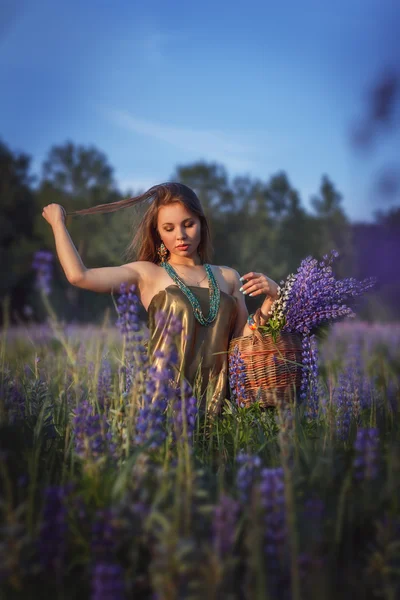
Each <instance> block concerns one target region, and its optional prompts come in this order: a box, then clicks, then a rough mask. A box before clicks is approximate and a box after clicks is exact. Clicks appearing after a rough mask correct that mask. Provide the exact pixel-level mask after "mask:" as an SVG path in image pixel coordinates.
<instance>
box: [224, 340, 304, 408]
mask: <svg viewBox="0 0 400 600" xmlns="http://www.w3.org/2000/svg"><path fill="white" fill-rule="evenodd" d="M236 346H238V348H239V352H240V356H241V358H242V360H243V362H244V363H245V366H246V377H245V390H246V398H245V399H244V404H245V405H246V407H248V406H250V405H251V404H253V402H257V401H259V402H260V406H262V407H263V408H266V407H268V406H275V405H276V404H277V402H282V401H283V402H285V403H286V402H290V401H293V399H294V397H295V395H296V394H297V392H298V391H299V389H300V384H301V376H302V368H301V362H302V338H301V335H299V334H297V333H280V334H279V335H278V336H277V340H276V342H274V340H273V338H272V337H271V335H269V334H265V333H261V332H257V335H255V334H253V335H247V336H243V337H237V338H233V339H232V340H231V342H230V344H229V356H231V354H232V353H233V352H234V350H235V347H236Z"/></svg>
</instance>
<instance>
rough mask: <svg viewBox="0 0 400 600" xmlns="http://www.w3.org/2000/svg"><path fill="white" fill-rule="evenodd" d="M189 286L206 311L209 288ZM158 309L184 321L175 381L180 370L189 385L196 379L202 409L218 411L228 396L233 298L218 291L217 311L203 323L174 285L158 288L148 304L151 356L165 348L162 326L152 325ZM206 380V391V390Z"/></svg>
mask: <svg viewBox="0 0 400 600" xmlns="http://www.w3.org/2000/svg"><path fill="white" fill-rule="evenodd" d="M188 287H189V288H190V289H191V291H192V292H193V294H194V295H195V296H196V298H197V299H198V301H199V303H200V306H201V310H202V311H203V314H204V315H208V312H209V307H210V301H209V290H208V288H202V287H198V286H188ZM158 310H162V311H165V312H166V313H167V315H168V316H169V315H173V316H175V317H177V318H179V319H180V320H181V322H182V324H183V330H182V334H181V335H180V340H179V346H180V347H179V348H178V351H179V352H180V363H179V372H178V373H177V374H176V381H178V380H179V376H180V373H183V375H184V376H185V378H186V379H187V380H188V381H189V383H190V384H191V385H192V386H193V385H194V384H195V382H196V385H198V386H199V388H198V389H200V391H201V405H200V406H201V408H202V409H203V410H205V409H206V407H207V412H208V413H212V414H215V413H218V412H219V411H220V408H221V406H222V403H223V401H224V398H226V397H228V396H227V394H228V389H229V388H228V352H227V351H228V346H229V342H230V339H231V337H232V334H233V331H234V328H235V324H236V318H237V313H238V309H237V304H236V299H235V298H234V297H233V296H230V295H229V294H227V293H225V292H222V291H221V301H220V307H219V311H218V315H217V317H216V319H215V321H214V322H213V323H212V324H211V325H209V326H207V327H205V326H204V325H201V324H200V323H199V322H198V321H197V320H196V318H195V316H194V313H193V308H192V305H191V304H190V302H189V300H188V298H186V296H185V294H184V293H183V292H182V291H181V290H180V288H179V287H178V286H177V285H174V284H172V285H169V286H168V287H167V288H166V289H165V290H162V291H160V292H158V294H156V295H155V296H154V298H153V299H152V300H151V302H150V305H149V307H148V326H149V331H150V339H149V344H148V349H149V353H150V356H152V354H153V353H154V352H155V351H156V350H163V349H164V343H165V338H166V336H165V332H164V330H163V328H157V327H156V326H155V314H156V312H157V311H158ZM216 352H223V354H214V353H216ZM198 369H199V374H201V377H202V382H201V385H200V383H199V382H198V381H197V379H196V372H197V371H198ZM197 376H198V375H197ZM209 383H210V387H209V391H208V392H207V394H205V392H206V388H207V386H208V384H209ZM195 391H196V387H195Z"/></svg>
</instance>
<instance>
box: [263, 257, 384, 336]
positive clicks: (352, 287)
mask: <svg viewBox="0 0 400 600" xmlns="http://www.w3.org/2000/svg"><path fill="white" fill-rule="evenodd" d="M338 256H339V253H338V252H337V251H336V250H332V251H331V253H330V255H329V254H326V255H325V256H324V257H323V260H322V261H320V262H318V261H317V260H316V259H315V258H312V257H311V256H308V257H307V258H305V259H304V260H302V262H301V264H300V267H299V268H298V269H297V273H296V274H295V275H294V274H290V275H289V276H288V277H287V278H286V280H285V281H281V282H280V286H279V289H278V298H277V299H276V300H275V302H274V303H273V305H272V307H271V310H270V312H269V320H268V322H267V323H266V325H264V326H260V327H259V329H260V330H261V331H263V332H265V333H269V334H271V335H272V337H273V338H274V340H275V341H276V337H277V335H278V333H280V332H281V331H282V332H285V331H287V332H291V333H300V334H303V335H304V334H306V335H310V334H313V333H315V331H316V330H317V329H318V327H321V325H323V324H326V323H329V322H332V321H335V320H337V319H339V318H341V317H346V316H347V317H354V316H355V313H354V312H353V311H352V309H351V308H350V307H349V306H348V305H347V304H346V302H347V301H348V299H351V298H355V297H356V296H361V295H362V294H363V293H364V292H366V291H367V290H369V289H370V288H372V287H373V286H374V285H375V283H376V280H375V278H373V277H368V278H366V279H364V280H362V281H358V280H357V279H354V278H353V277H347V278H344V279H339V280H338V279H336V278H335V276H334V275H333V272H332V266H331V265H332V263H333V261H334V260H335V259H336V258H337V257H338Z"/></svg>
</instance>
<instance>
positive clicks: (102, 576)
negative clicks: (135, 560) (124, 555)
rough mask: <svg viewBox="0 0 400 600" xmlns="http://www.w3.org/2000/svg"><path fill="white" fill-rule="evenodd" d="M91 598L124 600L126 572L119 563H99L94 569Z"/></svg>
mask: <svg viewBox="0 0 400 600" xmlns="http://www.w3.org/2000/svg"><path fill="white" fill-rule="evenodd" d="M91 583H92V591H91V596H90V598H91V600H124V598H126V595H125V584H124V572H123V569H122V567H121V565H119V564H117V563H115V562H114V563H104V562H101V563H98V564H96V565H95V566H94V567H93V571H92V582H91Z"/></svg>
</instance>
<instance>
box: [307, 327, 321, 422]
mask: <svg viewBox="0 0 400 600" xmlns="http://www.w3.org/2000/svg"><path fill="white" fill-rule="evenodd" d="M307 337H308V336H304V338H307ZM307 358H308V366H309V370H308V394H307V400H306V404H305V417H306V418H307V419H308V420H309V421H312V420H315V419H317V417H318V411H319V397H318V344H317V338H316V336H315V335H311V336H310V338H309V340H308V349H307Z"/></svg>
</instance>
